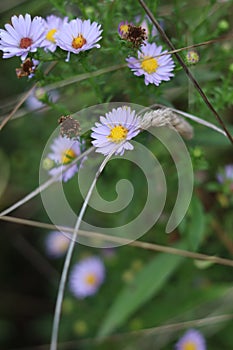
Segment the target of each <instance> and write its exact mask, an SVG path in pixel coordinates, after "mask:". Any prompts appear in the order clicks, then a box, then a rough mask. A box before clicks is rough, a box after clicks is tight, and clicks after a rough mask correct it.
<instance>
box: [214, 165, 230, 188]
mask: <svg viewBox="0 0 233 350" xmlns="http://www.w3.org/2000/svg"><path fill="white" fill-rule="evenodd" d="M217 179H218V182H220V183H221V184H222V183H224V182H228V181H229V182H232V183H233V164H228V165H226V166H225V168H224V171H222V172H221V173H218V174H217Z"/></svg>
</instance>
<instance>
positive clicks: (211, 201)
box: [0, 0, 233, 350]
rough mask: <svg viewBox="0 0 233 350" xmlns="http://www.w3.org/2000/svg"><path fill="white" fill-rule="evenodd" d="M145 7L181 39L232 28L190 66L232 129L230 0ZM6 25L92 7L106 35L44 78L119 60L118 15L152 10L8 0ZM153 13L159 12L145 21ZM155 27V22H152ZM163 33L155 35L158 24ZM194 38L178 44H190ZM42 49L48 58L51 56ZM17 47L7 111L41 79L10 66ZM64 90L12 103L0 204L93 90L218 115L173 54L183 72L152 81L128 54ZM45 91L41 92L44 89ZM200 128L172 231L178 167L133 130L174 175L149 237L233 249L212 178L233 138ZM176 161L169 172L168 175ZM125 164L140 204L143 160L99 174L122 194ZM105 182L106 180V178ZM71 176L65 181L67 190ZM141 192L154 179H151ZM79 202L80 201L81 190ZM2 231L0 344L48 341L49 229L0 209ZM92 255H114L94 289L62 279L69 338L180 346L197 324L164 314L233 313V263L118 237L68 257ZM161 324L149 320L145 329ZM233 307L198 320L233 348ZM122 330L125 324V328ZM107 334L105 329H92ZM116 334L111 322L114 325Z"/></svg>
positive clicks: (89, 11)
mask: <svg viewBox="0 0 233 350" xmlns="http://www.w3.org/2000/svg"><path fill="white" fill-rule="evenodd" d="M146 3H147V5H148V7H149V8H150V9H151V11H152V12H153V13H154V15H155V17H156V18H157V19H158V20H159V21H160V23H161V24H163V26H164V29H165V31H166V33H167V34H168V36H169V37H170V39H171V40H172V42H173V43H174V45H175V46H176V47H177V48H181V47H185V46H188V45H192V44H195V43H200V42H203V41H207V40H211V39H216V38H219V37H220V38H221V37H224V36H228V37H230V38H229V39H227V40H221V41H217V42H215V43H212V44H210V45H206V46H201V47H199V48H198V53H199V55H200V61H199V63H198V64H196V65H195V66H191V67H190V69H191V71H192V73H193V75H194V76H195V78H196V79H197V80H198V82H199V83H200V85H201V87H202V89H203V91H204V92H205V93H206V94H207V96H208V97H209V99H210V101H211V103H212V104H213V106H214V107H215V108H216V110H217V111H218V112H219V114H220V115H221V117H222V119H223V120H224V121H225V123H226V125H227V127H228V128H229V131H230V132H231V133H232V132H233V118H232V112H233V105H232V101H233V89H232V77H233V60H232V46H233V44H232V34H233V27H232V11H233V1H207V0H206V1H196V2H195V3H193V2H192V1H184V0H182V1H167V2H166V3H164V2H162V1H152V0H148V1H147V2H146ZM0 13H1V26H0V27H1V28H3V27H4V24H5V23H8V22H9V21H10V18H11V16H12V15H15V14H16V15H19V14H25V13H30V14H31V15H32V16H35V15H41V16H43V17H45V16H47V15H49V14H56V15H60V16H64V15H66V14H67V15H69V17H70V18H71V17H72V16H73V17H74V18H75V17H81V18H83V19H87V18H90V19H91V20H92V21H94V20H95V21H97V22H98V23H101V24H102V26H103V29H104V32H103V39H102V41H101V49H99V50H92V51H91V52H90V53H89V54H88V55H87V57H85V56H83V57H82V58H81V59H80V60H79V58H77V57H75V55H73V57H72V58H71V61H70V63H69V64H68V63H66V62H64V59H62V60H59V61H58V64H57V65H56V66H55V68H54V69H53V70H52V71H51V73H50V74H49V75H48V76H47V77H43V79H41V80H40V81H39V83H40V84H41V86H42V87H43V86H46V85H48V84H52V83H57V82H60V81H63V80H65V79H68V78H70V77H74V76H78V75H79V74H83V73H85V72H95V71H97V70H98V69H102V68H107V67H111V66H113V65H118V64H124V63H125V58H126V57H127V56H128V55H129V54H132V50H131V49H130V48H128V47H127V45H124V44H123V43H122V42H121V41H120V40H119V36H118V32H117V28H118V24H119V22H120V21H122V20H128V21H130V22H133V21H135V18H136V17H137V16H141V18H143V17H144V12H143V9H142V8H141V7H140V5H139V3H137V2H135V1H132V0H129V1H127V2H122V1H114V0H113V1H110V0H102V1H99V2H96V1H90V0H88V1H75V0H73V1H63V0H50V1H40V2H38V1H34V0H32V1H12V0H9V1H7V2H3V1H2V2H1V4H0ZM149 26H151V25H149ZM150 28H151V27H150ZM154 40H155V41H156V43H159V44H162V45H163V47H164V48H166V47H165V44H163V40H162V38H161V37H160V36H156V37H155V38H154ZM186 53H187V51H183V52H182V53H181V55H182V57H183V58H185V55H186ZM48 64H49V63H48V62H45V66H46V65H48ZM19 66H20V59H19V58H11V59H5V60H4V59H1V65H0V74H1V83H0V93H1V104H0V110H1V121H2V120H3V119H4V118H5V117H6V116H7V115H8V114H9V113H10V112H11V110H12V109H13V108H14V106H15V104H16V103H17V102H18V101H19V100H20V98H21V97H22V94H23V93H24V92H26V91H28V89H30V88H31V87H32V85H33V83H34V82H35V81H28V80H27V79H26V78H25V79H18V78H17V77H16V74H15V68H17V67H19ZM56 91H57V93H58V94H59V99H58V101H57V102H56V103H52V102H51V101H50V103H49V106H48V107H43V108H42V109H41V110H40V111H31V110H30V108H29V107H28V105H27V103H24V104H23V106H22V107H21V108H20V109H19V110H18V111H17V112H16V113H15V115H14V117H13V119H12V120H11V121H9V122H8V123H7V125H6V126H5V127H4V128H3V130H2V131H1V135H0V136H1V144H0V160H1V171H0V208H1V210H3V209H5V208H7V207H8V206H10V205H12V204H13V203H14V202H16V201H17V200H19V199H21V198H22V197H24V196H25V195H26V194H28V193H29V192H31V191H32V190H33V189H35V188H36V187H37V186H38V185H39V179H38V169H39V165H40V160H41V155H42V152H43V150H44V147H45V144H46V142H47V140H48V138H49V137H50V135H51V133H52V132H53V131H54V129H55V128H56V127H57V125H58V122H57V120H58V118H59V117H60V116H61V115H63V114H73V113H76V112H77V111H79V110H81V109H83V108H85V107H88V106H92V105H95V104H98V103H105V102H109V101H110V102H115V101H121V102H130V103H137V104H141V105H143V106H150V105H153V104H155V103H158V104H164V105H166V106H173V107H174V108H177V109H180V110H183V111H187V112H188V113H191V114H194V115H196V116H198V117H201V118H203V119H205V120H208V121H209V122H212V123H215V124H216V125H217V122H216V120H215V118H214V116H213V115H212V114H211V112H210V111H209V110H208V109H207V107H206V106H205V104H204V102H203V101H202V100H201V98H200V96H199V94H198V93H197V91H196V90H195V89H194V88H193V86H192V84H191V83H190V82H189V81H188V79H187V77H186V75H185V73H184V72H183V71H182V70H181V69H180V68H179V65H178V63H177V62H176V72H175V77H174V78H173V79H172V80H171V81H169V82H167V83H165V82H164V83H162V84H161V85H160V86H159V87H155V86H154V85H151V86H145V84H144V80H143V78H138V77H136V76H134V75H133V74H132V72H131V71H130V70H129V69H128V68H127V67H126V68H122V69H118V70H115V71H113V72H110V73H105V74H101V75H99V76H98V77H92V78H90V79H86V80H83V81H81V82H77V83H74V84H69V85H66V86H65V87H63V88H58V89H56ZM45 100H46V98H45ZM192 126H193V127H194V138H193V139H192V140H190V141H186V145H187V148H188V150H189V152H190V155H191V158H192V161H193V167H194V175H195V189H194V194H193V199H192V202H191V204H190V208H189V211H188V213H187V215H186V217H185V219H184V220H183V222H182V223H181V225H180V226H179V227H178V228H177V229H176V230H175V231H174V232H172V233H171V234H169V235H167V234H165V227H166V223H167V218H168V213H169V212H170V209H171V208H172V207H173V205H174V200H175V196H176V185H177V179H176V172H175V166H174V164H171V159H170V156H169V154H167V152H165V151H164V149H163V148H161V147H158V144H157V143H156V142H155V141H153V140H152V139H151V138H150V137H149V136H148V135H144V134H142V135H140V136H139V137H138V139H137V140H138V141H139V142H142V143H143V144H144V145H145V146H147V147H148V148H150V149H151V150H152V151H153V152H154V153H155V154H156V157H157V158H158V159H159V161H160V163H161V165H162V166H163V168H164V170H165V173H166V174H168V176H167V185H168V196H167V201H166V206H165V209H164V212H163V215H162V216H161V218H160V220H159V222H158V223H157V224H156V225H155V226H154V227H153V228H152V229H151V230H150V231H149V232H148V233H147V234H146V235H144V236H143V237H142V238H141V240H142V241H146V242H151V243H156V244H161V245H165V246H171V247H181V248H182V249H187V250H190V251H197V252H202V253H204V254H207V255H210V256H212V255H216V256H221V257H224V258H227V259H231V258H232V254H233V248H232V246H233V222H232V206H233V202H232V192H231V191H230V190H229V189H226V190H224V189H223V187H221V186H220V185H219V184H217V181H216V173H217V172H219V171H220V170H221V169H222V168H223V167H224V165H226V164H230V163H233V158H232V146H231V145H230V142H228V140H227V139H226V138H224V137H223V136H222V135H220V134H218V133H217V132H214V131H213V130H210V129H208V128H207V127H204V126H201V125H198V124H194V123H193V122H192ZM171 174H174V175H172V176H170V175H171ZM120 178H127V179H129V180H130V181H132V183H133V185H134V189H135V197H134V202H133V204H132V205H131V206H130V207H129V209H128V211H127V212H126V214H125V215H127V216H126V218H127V217H130V216H134V215H135V213H137V212H138V211H139V210H140V208H141V207H142V206H143V203H144V201H145V198H144V195H143V193H144V189H146V184H145V183H143V181H145V179H144V178H143V176H142V173H141V172H140V170H137V169H135V168H132V167H131V165H130V164H127V162H125V161H123V160H122V161H119V162H116V161H114V162H112V164H111V165H109V167H107V169H106V170H105V172H104V174H103V177H102V178H101V179H100V181H99V184H98V188H99V191H100V193H101V195H102V196H103V197H104V198H107V199H108V198H110V199H111V198H114V196H115V184H116V182H117V181H118V180H119V179H120ZM106 184H107V186H106ZM75 185H76V182H75V180H74V179H72V180H71V181H70V182H69V183H67V184H66V185H65V190H66V193H67V196H70V197H71V196H72V194H73V191H74V190H73V189H74V186H75ZM145 195H146V192H145ZM71 202H72V205H73V206H74V208H75V209H76V210H78V208H79V207H80V205H81V203H82V199H81V198H75V201H74V202H73V201H72V199H71ZM11 215H13V216H16V217H20V218H26V219H31V220H38V221H41V222H49V219H48V217H47V215H46V212H45V210H44V209H43V205H42V202H41V200H40V197H39V196H38V197H36V198H35V199H33V200H31V201H30V202H28V203H26V204H25V205H23V206H22V207H20V208H18V209H17V210H16V211H14V212H13V213H12V214H11ZM87 217H88V218H89V219H90V220H92V219H93V218H94V222H95V223H96V224H99V225H101V224H103V222H104V223H105V224H106V225H110V226H111V225H113V226H114V225H117V224H118V223H119V222H120V220H122V219H124V217H122V216H120V215H112V216H110V215H108V216H106V215H105V214H104V213H100V212H93V211H91V210H89V211H88V212H87ZM0 224H1V234H0V240H1V243H0V278H1V282H0V285H1V290H0V296H1V297H0V344H1V345H0V347H1V348H2V349H18V348H19V349H24V348H29V349H36V348H37V346H42V345H44V347H42V348H40V349H43V348H48V346H46V345H45V344H48V343H49V341H50V335H51V327H52V319H53V311H54V305H55V299H56V292H57V286H58V281H59V276H60V274H61V270H62V263H63V259H62V258H61V259H57V260H54V259H50V258H49V257H48V256H47V255H46V252H45V238H46V236H47V234H48V232H49V231H48V230H45V229H39V228H34V227H30V226H25V225H20V224H16V223H9V222H6V221H1V223H0ZM89 255H99V256H100V257H101V258H102V259H103V261H104V264H105V266H106V271H107V273H106V279H105V282H104V284H103V285H102V286H101V288H100V290H99V292H98V293H97V294H96V295H95V296H93V297H89V298H86V299H84V300H78V299H75V298H74V297H73V296H72V295H71V293H70V291H69V290H68V289H67V290H66V293H65V300H64V305H63V314H62V319H61V326H60V332H59V341H60V342H61V343H64V345H63V347H62V346H61V349H62V348H67V349H84V350H86V349H109V348H110V347H111V349H127V350H128V349H143V350H144V349H145V350H146V349H151V348H152V349H172V348H173V347H174V344H175V342H176V341H177V340H178V338H179V337H180V336H181V335H182V334H183V332H184V331H185V329H186V328H189V326H188V325H184V326H183V327H182V326H180V327H178V328H176V327H170V329H165V330H161V331H159V330H158V329H156V327H159V326H162V325H169V324H173V323H177V322H185V321H191V320H195V319H201V318H206V317H210V316H211V317H212V316H218V315H222V314H231V315H232V311H233V306H232V305H233V303H232V300H233V290H232V267H228V266H223V265H222V266H221V265H217V264H209V265H208V264H205V263H200V261H196V260H193V259H187V258H182V257H180V256H175V255H172V254H164V253H156V252H153V251H150V250H146V249H139V248H136V247H131V246H123V247H120V248H117V249H114V250H112V251H106V250H104V249H94V248H89V247H85V246H81V245H80V246H78V247H77V249H76V250H75V254H74V257H73V263H74V262H76V261H78V260H80V259H81V258H83V257H85V256H89ZM153 327H155V328H154V330H152V331H151V332H150V333H149V332H148V333H147V332H144V331H142V330H143V329H145V328H153ZM232 327H233V321H232V320H228V321H226V322H220V321H219V322H217V321H216V323H211V322H206V324H205V325H203V326H201V327H200V328H199V324H198V323H196V324H195V323H194V324H193V325H192V328H199V329H200V330H201V332H202V333H203V334H204V335H205V337H206V339H207V344H208V349H212V350H219V349H223V350H229V349H232V348H233V340H232ZM116 333H119V334H118V335H116ZM98 334H102V335H105V336H107V338H106V339H104V340H97V339H96V336H97V335H98ZM112 334H114V335H112Z"/></svg>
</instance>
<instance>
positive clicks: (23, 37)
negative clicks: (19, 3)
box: [0, 13, 45, 61]
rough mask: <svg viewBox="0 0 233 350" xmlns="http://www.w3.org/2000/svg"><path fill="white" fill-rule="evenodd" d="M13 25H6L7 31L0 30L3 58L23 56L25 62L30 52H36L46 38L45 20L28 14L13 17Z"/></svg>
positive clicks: (0, 47)
mask: <svg viewBox="0 0 233 350" xmlns="http://www.w3.org/2000/svg"><path fill="white" fill-rule="evenodd" d="M11 22H12V25H11V24H5V29H6V30H4V29H0V50H2V51H3V52H4V53H3V58H10V57H13V56H21V60H22V61H24V60H25V58H26V57H27V55H28V53H29V52H36V51H37V48H38V47H40V46H41V43H42V41H43V40H44V38H45V28H44V20H43V18H42V17H38V16H37V17H34V18H33V20H32V19H31V15H29V14H28V13H27V14H26V15H25V17H23V16H22V15H19V16H18V17H17V16H12V17H11Z"/></svg>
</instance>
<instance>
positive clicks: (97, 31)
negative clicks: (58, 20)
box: [54, 18, 102, 61]
mask: <svg viewBox="0 0 233 350" xmlns="http://www.w3.org/2000/svg"><path fill="white" fill-rule="evenodd" d="M101 33H102V30H101V25H100V24H98V23H96V22H93V23H91V21H90V20H89V19H88V20H85V21H82V20H81V19H79V18H76V19H73V20H71V21H70V22H69V23H64V25H63V26H62V28H61V29H60V30H59V32H57V33H55V34H54V38H55V39H56V42H57V45H58V46H59V47H60V48H61V49H62V50H65V51H68V55H67V61H69V58H70V53H71V52H73V53H75V54H78V53H80V52H81V51H86V50H90V49H92V48H93V47H97V48H100V45H99V44H97V42H98V41H100V39H101V38H102V37H101V36H100V35H101Z"/></svg>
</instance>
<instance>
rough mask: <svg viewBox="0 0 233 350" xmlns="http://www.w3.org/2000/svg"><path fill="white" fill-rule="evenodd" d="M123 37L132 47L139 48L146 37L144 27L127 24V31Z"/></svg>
mask: <svg viewBox="0 0 233 350" xmlns="http://www.w3.org/2000/svg"><path fill="white" fill-rule="evenodd" d="M124 39H125V40H127V41H129V42H131V43H132V44H133V47H135V48H139V47H140V46H141V45H142V44H144V41H145V40H146V39H147V35H146V29H145V28H143V27H141V26H135V25H133V24H129V25H128V31H127V33H126V34H125V35H124Z"/></svg>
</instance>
